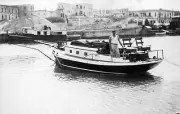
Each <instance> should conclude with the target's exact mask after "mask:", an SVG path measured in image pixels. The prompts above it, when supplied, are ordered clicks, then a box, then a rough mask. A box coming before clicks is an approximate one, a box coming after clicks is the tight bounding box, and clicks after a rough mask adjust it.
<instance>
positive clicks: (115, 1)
mask: <svg viewBox="0 0 180 114" xmlns="http://www.w3.org/2000/svg"><path fill="white" fill-rule="evenodd" d="M59 2H67V3H81V2H85V3H91V4H93V7H94V8H95V9H121V8H129V9H130V10H142V9H159V8H163V9H169V10H180V7H179V6H180V0H0V4H3V5H17V4H34V6H35V10H44V9H46V10H55V9H56V7H57V3H59Z"/></svg>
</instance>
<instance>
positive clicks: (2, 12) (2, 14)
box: [0, 5, 18, 20]
mask: <svg viewBox="0 0 180 114" xmlns="http://www.w3.org/2000/svg"><path fill="white" fill-rule="evenodd" d="M17 18H18V8H17V7H14V6H7V5H0V20H11V19H17Z"/></svg>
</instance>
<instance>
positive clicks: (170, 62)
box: [164, 58, 180, 67]
mask: <svg viewBox="0 0 180 114" xmlns="http://www.w3.org/2000/svg"><path fill="white" fill-rule="evenodd" d="M164 60H165V61H166V62H167V63H169V64H172V65H174V66H177V67H180V65H178V64H176V63H174V62H172V61H169V60H168V59H166V58H164Z"/></svg>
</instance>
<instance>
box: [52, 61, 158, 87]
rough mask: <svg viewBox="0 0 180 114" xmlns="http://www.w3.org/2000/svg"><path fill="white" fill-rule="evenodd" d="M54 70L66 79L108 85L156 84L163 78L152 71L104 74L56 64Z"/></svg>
mask: <svg viewBox="0 0 180 114" xmlns="http://www.w3.org/2000/svg"><path fill="white" fill-rule="evenodd" d="M54 72H55V73H56V74H55V76H57V77H59V78H60V79H64V80H76V81H80V82H81V81H83V82H84V81H85V82H89V83H91V82H92V81H93V82H95V81H96V82H100V83H102V84H106V85H113V86H117V87H118V86H122V85H124V86H125V85H128V86H138V85H144V84H149V85H150V84H156V83H160V80H161V78H160V77H157V76H153V75H151V74H150V73H148V72H146V73H141V74H117V75H116V74H102V73H94V72H87V71H79V70H75V69H71V70H69V69H66V68H60V67H58V65H55V68H54Z"/></svg>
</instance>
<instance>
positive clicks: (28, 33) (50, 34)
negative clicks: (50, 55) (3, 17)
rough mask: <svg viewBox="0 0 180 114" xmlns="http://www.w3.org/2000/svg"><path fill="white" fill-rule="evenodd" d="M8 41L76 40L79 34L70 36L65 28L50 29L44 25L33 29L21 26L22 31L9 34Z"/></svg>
mask: <svg viewBox="0 0 180 114" xmlns="http://www.w3.org/2000/svg"><path fill="white" fill-rule="evenodd" d="M8 36H9V37H8V38H9V40H10V41H14V40H15V41H34V40H42V41H49V42H56V41H66V40H77V39H80V35H76V37H72V36H70V35H68V34H67V31H66V30H51V28H50V27H47V26H44V28H43V29H42V30H35V29H33V28H31V27H23V28H22V33H16V34H9V35H8Z"/></svg>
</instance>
